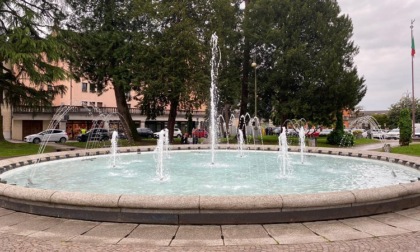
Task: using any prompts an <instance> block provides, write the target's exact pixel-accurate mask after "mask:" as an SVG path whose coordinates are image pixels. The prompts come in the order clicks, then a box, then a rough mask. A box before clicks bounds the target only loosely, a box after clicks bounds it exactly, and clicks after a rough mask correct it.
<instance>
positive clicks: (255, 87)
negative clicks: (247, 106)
mask: <svg viewBox="0 0 420 252" xmlns="http://www.w3.org/2000/svg"><path fill="white" fill-rule="evenodd" d="M256 58H257V53H254V58H253V61H252V63H251V67H253V68H254V76H255V86H254V97H255V103H254V105H255V110H254V116H255V117H257V62H256Z"/></svg>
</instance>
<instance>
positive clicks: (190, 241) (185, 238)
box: [171, 225, 223, 246]
mask: <svg viewBox="0 0 420 252" xmlns="http://www.w3.org/2000/svg"><path fill="white" fill-rule="evenodd" d="M222 245H223V240H222V230H221V227H220V226H207V225H206V226H180V227H179V229H178V232H177V233H176V236H175V239H174V240H173V241H172V242H171V246H222Z"/></svg>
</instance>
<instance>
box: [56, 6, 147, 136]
mask: <svg viewBox="0 0 420 252" xmlns="http://www.w3.org/2000/svg"><path fill="white" fill-rule="evenodd" d="M68 3H69V4H70V6H71V7H72V13H71V15H70V16H69V17H68V25H67V27H66V29H65V30H64V29H63V30H62V31H61V33H60V35H61V38H62V39H63V40H64V41H65V42H66V43H68V44H69V46H70V48H71V50H70V51H68V54H67V57H68V60H69V62H70V64H71V66H72V71H73V72H74V74H75V75H76V76H77V77H78V78H84V79H86V80H87V81H89V82H90V83H91V85H94V86H95V87H96V92H97V93H98V95H100V94H102V92H103V91H104V90H108V89H111V88H112V89H113V90H114V93H115V99H116V103H117V109H118V114H119V116H120V117H121V119H122V120H121V121H122V123H123V124H124V129H126V130H127V131H126V133H127V134H128V137H129V138H130V139H133V140H135V141H139V140H140V139H139V136H138V134H137V131H136V126H135V124H134V122H133V120H132V117H131V115H130V113H129V108H128V105H127V99H130V97H127V93H129V92H130V90H132V88H133V87H132V84H133V83H135V82H136V81H137V80H138V75H137V73H138V71H139V68H140V67H139V64H140V63H139V62H138V58H137V55H138V54H141V53H142V49H141V48H142V47H141V46H142V39H143V33H142V32H141V29H142V28H141V27H147V25H148V20H147V19H146V18H144V16H142V15H137V16H133V12H132V10H133V8H134V3H133V1H116V0H100V1H96V0H85V1H78V0H68ZM145 6H146V4H145ZM142 7H144V6H142Z"/></svg>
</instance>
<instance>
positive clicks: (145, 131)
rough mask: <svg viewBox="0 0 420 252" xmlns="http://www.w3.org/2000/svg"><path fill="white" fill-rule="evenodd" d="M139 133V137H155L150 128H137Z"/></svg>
mask: <svg viewBox="0 0 420 252" xmlns="http://www.w3.org/2000/svg"><path fill="white" fill-rule="evenodd" d="M137 133H139V136H141V137H145V138H150V137H153V131H152V130H151V129H149V128H137Z"/></svg>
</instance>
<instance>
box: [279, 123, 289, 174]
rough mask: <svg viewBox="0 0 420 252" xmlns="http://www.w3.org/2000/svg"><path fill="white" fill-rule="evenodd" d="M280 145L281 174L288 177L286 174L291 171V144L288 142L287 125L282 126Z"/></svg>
mask: <svg viewBox="0 0 420 252" xmlns="http://www.w3.org/2000/svg"><path fill="white" fill-rule="evenodd" d="M279 147H280V155H279V157H280V159H281V167H280V176H281V177H286V175H287V174H288V172H289V167H288V160H289V154H288V149H289V145H288V144H287V136H286V127H282V131H281V134H280V135H279Z"/></svg>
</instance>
